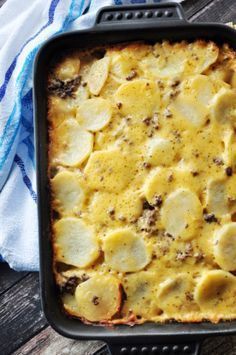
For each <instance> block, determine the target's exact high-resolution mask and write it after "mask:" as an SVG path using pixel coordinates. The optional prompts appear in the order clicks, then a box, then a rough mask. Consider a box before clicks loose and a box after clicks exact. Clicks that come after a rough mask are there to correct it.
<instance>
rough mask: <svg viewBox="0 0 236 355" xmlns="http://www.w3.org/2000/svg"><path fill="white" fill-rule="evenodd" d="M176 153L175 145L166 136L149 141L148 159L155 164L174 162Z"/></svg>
mask: <svg viewBox="0 0 236 355" xmlns="http://www.w3.org/2000/svg"><path fill="white" fill-rule="evenodd" d="M175 154H176V150H175V146H174V145H173V144H172V143H171V141H170V140H168V139H166V138H162V137H156V138H153V139H150V140H149V141H148V143H147V161H148V162H149V163H151V164H152V165H154V166H155V165H164V166H165V165H170V164H172V163H173V160H174V157H175Z"/></svg>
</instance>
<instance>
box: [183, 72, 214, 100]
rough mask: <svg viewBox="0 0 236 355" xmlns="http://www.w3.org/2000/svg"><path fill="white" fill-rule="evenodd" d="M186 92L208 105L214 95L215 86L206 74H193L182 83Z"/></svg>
mask: <svg viewBox="0 0 236 355" xmlns="http://www.w3.org/2000/svg"><path fill="white" fill-rule="evenodd" d="M184 89H185V91H186V93H187V94H189V95H194V97H195V98H196V100H197V101H199V102H200V103H201V104H203V105H206V106H207V105H209V104H210V103H211V100H212V99H213V97H214V95H215V88H214V85H213V83H212V81H211V80H210V78H209V77H208V76H207V75H202V74H198V75H194V76H193V77H191V78H190V79H188V80H187V81H186V82H185V84H184Z"/></svg>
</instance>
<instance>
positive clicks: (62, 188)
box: [51, 171, 85, 214]
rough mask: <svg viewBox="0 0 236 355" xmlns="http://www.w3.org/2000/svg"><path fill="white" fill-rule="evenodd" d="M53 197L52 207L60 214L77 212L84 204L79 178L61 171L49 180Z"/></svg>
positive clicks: (74, 174)
mask: <svg viewBox="0 0 236 355" xmlns="http://www.w3.org/2000/svg"><path fill="white" fill-rule="evenodd" d="M51 187H52V191H53V197H54V205H53V207H54V208H55V209H56V210H57V211H58V212H60V213H62V214H70V213H74V212H78V211H79V209H80V208H81V206H82V204H83V202H84V198H85V195H84V191H83V189H82V187H81V184H80V182H79V176H78V174H76V173H72V172H70V171H62V172H60V173H58V174H57V175H56V176H55V177H54V178H53V179H52V180H51Z"/></svg>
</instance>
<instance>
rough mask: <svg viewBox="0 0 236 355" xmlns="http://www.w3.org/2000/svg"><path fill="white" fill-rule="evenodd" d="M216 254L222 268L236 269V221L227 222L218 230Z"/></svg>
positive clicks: (215, 244)
mask: <svg viewBox="0 0 236 355" xmlns="http://www.w3.org/2000/svg"><path fill="white" fill-rule="evenodd" d="M214 256H215V260H216V262H217V264H218V265H219V266H220V267H221V268H222V269H224V270H226V271H235V270H236V223H229V224H225V225H224V226H223V227H221V228H220V229H219V230H217V231H216V233H215V240H214Z"/></svg>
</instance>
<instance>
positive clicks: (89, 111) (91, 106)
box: [76, 97, 112, 132]
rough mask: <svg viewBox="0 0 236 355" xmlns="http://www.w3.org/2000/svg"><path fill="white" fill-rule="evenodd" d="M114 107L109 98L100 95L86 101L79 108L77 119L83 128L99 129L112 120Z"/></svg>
mask: <svg viewBox="0 0 236 355" xmlns="http://www.w3.org/2000/svg"><path fill="white" fill-rule="evenodd" d="M111 115H112V107H111V103H110V101H109V100H105V99H102V98H100V97H97V98H93V99H88V100H86V101H84V102H83V103H82V104H81V105H80V107H79V108H78V110H77V116H76V118H77V120H78V122H79V124H80V126H81V127H82V128H85V129H88V130H89V131H93V132H96V131H99V130H100V129H102V128H104V127H105V126H106V125H107V124H108V123H109V121H110V119H111Z"/></svg>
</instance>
